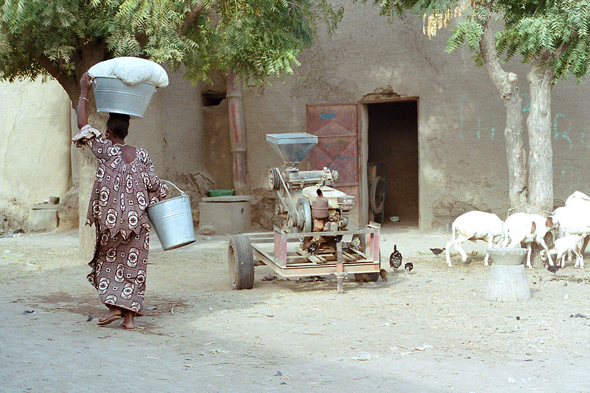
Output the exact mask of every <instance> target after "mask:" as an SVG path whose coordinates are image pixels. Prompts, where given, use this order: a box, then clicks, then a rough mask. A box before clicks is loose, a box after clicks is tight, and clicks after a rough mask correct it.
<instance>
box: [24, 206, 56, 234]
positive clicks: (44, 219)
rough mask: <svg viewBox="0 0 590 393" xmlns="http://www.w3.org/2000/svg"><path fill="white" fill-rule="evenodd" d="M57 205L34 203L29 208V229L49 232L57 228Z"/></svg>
mask: <svg viewBox="0 0 590 393" xmlns="http://www.w3.org/2000/svg"><path fill="white" fill-rule="evenodd" d="M57 206H58V205H49V204H36V205H33V207H32V208H31V210H29V221H28V225H29V230H30V231H34V232H49V231H53V230H55V229H56V228H57V225H58V224H59V218H58V215H57Z"/></svg>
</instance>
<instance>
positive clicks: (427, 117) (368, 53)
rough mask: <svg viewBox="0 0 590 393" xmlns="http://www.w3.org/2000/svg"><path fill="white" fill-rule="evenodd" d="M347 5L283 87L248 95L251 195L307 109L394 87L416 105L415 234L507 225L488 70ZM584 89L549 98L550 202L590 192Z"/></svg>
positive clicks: (558, 90)
mask: <svg viewBox="0 0 590 393" xmlns="http://www.w3.org/2000/svg"><path fill="white" fill-rule="evenodd" d="M349 3H350V2H347V3H346V11H345V18H344V20H343V21H342V23H340V24H339V27H338V29H337V30H336V32H335V34H334V35H333V36H332V37H328V36H326V35H325V34H320V37H319V38H318V39H317V41H316V44H315V45H314V46H313V47H312V48H311V49H309V50H306V51H305V52H304V53H303V55H302V56H301V57H300V58H299V59H300V62H301V64H302V65H301V67H298V68H296V69H295V75H294V76H293V77H291V78H288V81H287V83H286V84H281V83H275V84H273V85H272V86H271V87H266V88H265V90H264V95H263V96H259V95H256V94H254V93H251V92H250V93H249V92H248V89H245V93H246V96H245V103H246V106H245V110H246V116H247V117H246V125H247V127H248V157H249V159H248V165H249V172H250V180H251V183H252V188H265V187H266V173H267V171H268V169H269V168H270V167H272V166H277V165H280V164H281V161H280V160H279V159H278V157H276V154H274V153H273V152H272V151H271V150H270V149H269V147H268V145H267V144H266V142H265V140H264V134H265V133H271V132H302V131H305V128H306V125H305V105H306V104H308V103H345V102H347V103H350V102H359V101H360V100H361V99H363V97H364V96H365V95H367V94H370V93H373V92H374V91H376V90H378V89H383V88H386V87H387V86H391V87H392V88H393V91H394V92H395V93H397V94H399V95H401V96H402V97H414V96H415V97H419V104H418V105H419V106H418V111H419V114H418V130H419V131H418V132H419V150H420V153H419V154H420V157H419V177H420V180H419V188H420V197H419V198H420V227H421V228H422V229H428V228H431V227H440V226H443V225H444V221H445V220H453V219H454V218H456V217H457V216H458V215H460V214H461V213H463V212H465V211H469V210H472V209H480V210H485V211H492V212H495V213H497V214H498V215H499V216H500V217H501V218H503V219H504V218H506V215H507V213H508V209H509V206H510V205H509V200H508V179H507V164H506V153H505V140H504V136H503V131H504V125H505V110H504V105H503V102H502V100H501V99H500V97H499V94H498V92H497V90H496V89H495V87H494V86H493V84H492V83H491V81H490V78H489V76H488V74H487V72H486V70H485V69H484V68H478V67H476V66H475V64H474V61H473V59H472V53H470V52H468V51H466V50H465V49H462V48H461V49H459V50H457V51H456V52H454V53H452V54H446V53H443V49H444V47H445V45H446V40H447V38H448V36H449V34H450V31H449V30H442V31H440V32H439V34H438V35H437V36H436V37H433V38H432V39H429V38H428V37H427V36H425V35H424V34H423V31H422V21H421V19H419V18H416V17H414V16H408V17H407V18H406V19H404V20H401V21H399V20H398V21H396V22H395V23H394V24H393V25H389V24H388V23H387V21H386V19H385V18H383V17H380V16H379V9H378V7H375V6H372V5H369V4H367V5H364V6H362V5H359V4H354V5H351V4H349ZM507 68H508V69H509V70H516V71H517V72H518V75H519V79H520V88H521V93H522V96H523V98H524V107H523V110H524V113H523V114H524V117H525V119H524V121H526V115H527V113H528V109H527V108H528V105H529V101H528V98H529V96H528V87H527V82H526V72H527V70H528V68H527V67H526V66H523V65H520V64H518V63H513V64H511V65H509V67H507ZM589 87H590V86H589V84H588V82H586V81H585V82H583V83H582V84H580V85H576V83H575V81H573V80H567V81H565V82H560V83H559V84H558V85H557V86H556V87H555V88H554V94H553V100H554V101H553V113H552V117H553V119H554V125H553V128H554V180H555V182H554V187H555V198H556V199H557V200H563V199H565V198H566V197H567V196H568V195H569V194H571V192H572V191H574V190H581V191H583V192H590V186H588V177H589V175H588V174H587V173H588V172H587V171H586V170H585V167H586V166H587V164H588V163H589V161H588V158H589V157H588V151H589V148H590V132H589V131H587V127H586V124H589V123H590V113H589V111H587V110H586V107H587V106H588V98H587V96H588V93H589V91H590V89H589ZM394 142H395V141H392V143H394ZM260 157H264V159H260ZM390 180H393V181H395V179H390ZM400 187H403V184H400ZM557 203H559V201H557Z"/></svg>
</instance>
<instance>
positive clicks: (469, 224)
mask: <svg viewBox="0 0 590 393" xmlns="http://www.w3.org/2000/svg"><path fill="white" fill-rule="evenodd" d="M502 233H503V223H502V220H500V218H498V216H497V215H495V214H492V213H486V212H480V211H472V212H468V213H465V214H462V215H460V216H459V217H457V219H456V220H455V221H454V222H453V237H452V239H451V240H450V241H449V242H448V243H447V245H446V247H445V248H446V255H447V265H449V266H453V265H452V264H451V246H455V248H456V249H457V251H459V253H460V254H461V258H462V260H463V262H465V261H467V254H466V253H465V250H463V248H462V247H461V243H463V242H464V241H466V240H471V241H476V240H484V241H487V242H488V248H492V247H493V246H494V243H496V244H497V243H498V242H500V241H501V240H502ZM489 258H490V256H489V255H488V254H487V253H486V257H485V259H484V265H485V266H488V259H489Z"/></svg>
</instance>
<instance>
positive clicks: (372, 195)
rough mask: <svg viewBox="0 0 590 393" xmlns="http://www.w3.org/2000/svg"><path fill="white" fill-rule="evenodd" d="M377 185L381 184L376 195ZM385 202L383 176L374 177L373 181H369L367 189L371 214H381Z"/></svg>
mask: <svg viewBox="0 0 590 393" xmlns="http://www.w3.org/2000/svg"><path fill="white" fill-rule="evenodd" d="M379 186H381V192H380V193H379V194H380V195H377V192H378V190H379ZM377 197H380V198H381V200H380V201H377ZM384 203H385V179H384V178H383V176H377V177H375V180H373V183H371V190H370V191H369V206H370V207H371V211H372V212H373V214H381V213H382V212H383V204H384Z"/></svg>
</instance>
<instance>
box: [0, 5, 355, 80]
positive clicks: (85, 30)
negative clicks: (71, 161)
mask: <svg viewBox="0 0 590 393" xmlns="http://www.w3.org/2000/svg"><path fill="white" fill-rule="evenodd" d="M314 4H316V3H312V2H311V1H309V0H247V1H245V0H0V79H6V80H9V81H13V80H15V79H16V78H36V77H37V76H46V75H48V74H51V75H53V76H54V77H58V80H59V81H60V83H62V85H64V82H63V81H64V80H70V82H71V81H73V82H74V83H76V82H77V79H78V78H79V75H81V73H82V72H84V71H85V70H87V69H88V68H89V67H90V66H92V65H93V64H95V63H97V62H99V61H102V60H106V59H109V58H113V57H117V56H138V57H143V58H149V59H151V60H154V61H156V62H158V63H168V64H169V65H171V66H173V67H174V68H175V69H177V68H178V67H179V66H180V65H181V64H184V65H185V66H186V70H187V76H188V77H189V78H191V79H194V80H196V79H202V78H205V79H206V78H207V76H208V74H209V72H210V71H211V70H212V69H219V70H227V69H230V68H231V69H233V70H234V71H235V72H236V73H238V74H240V75H242V76H250V77H252V78H253V79H254V80H256V81H258V82H260V81H262V80H263V79H264V78H266V77H267V76H269V75H272V74H277V75H278V74H281V73H283V72H292V65H293V64H295V65H296V64H297V60H296V56H297V55H298V53H299V52H300V51H301V50H302V49H303V48H305V47H308V46H310V45H311V44H312V42H313V36H314V33H315V29H316V21H317V20H322V21H325V22H327V23H328V24H329V26H331V27H335V26H336V23H337V22H338V21H339V20H340V19H341V17H342V12H343V10H342V8H337V9H333V8H332V7H330V6H329V5H328V3H326V2H325V1H322V2H321V3H320V4H319V5H314ZM60 77H61V78H62V80H60ZM64 87H65V86H64ZM66 90H67V88H66Z"/></svg>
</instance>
